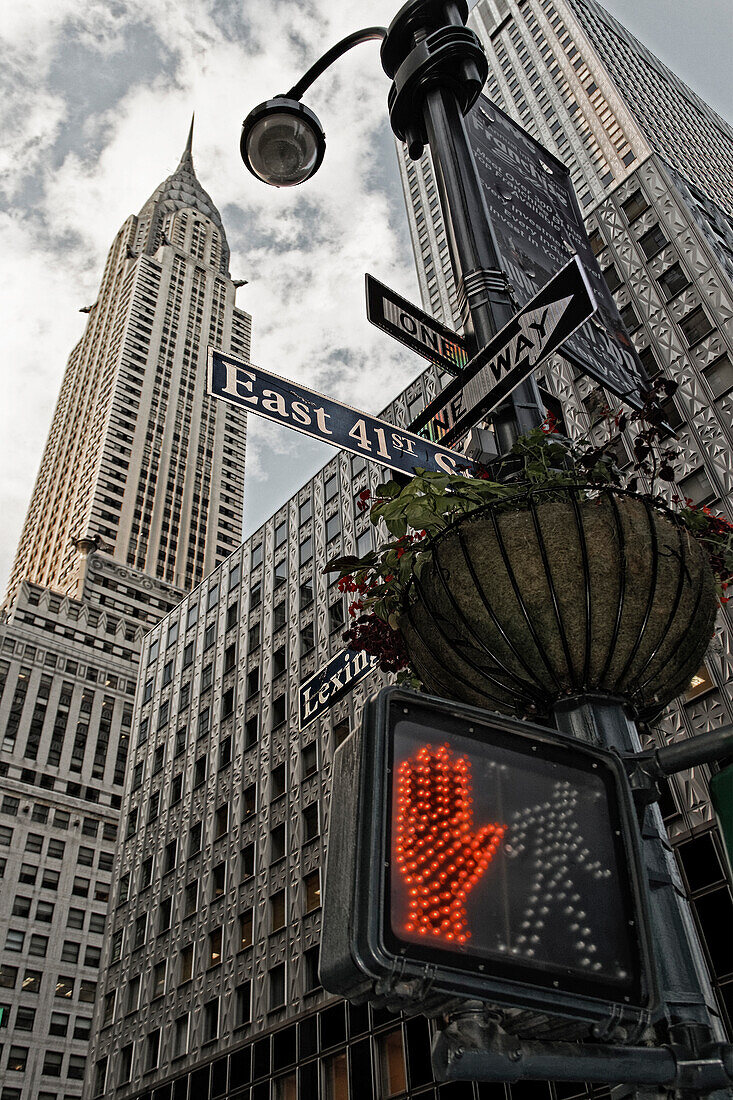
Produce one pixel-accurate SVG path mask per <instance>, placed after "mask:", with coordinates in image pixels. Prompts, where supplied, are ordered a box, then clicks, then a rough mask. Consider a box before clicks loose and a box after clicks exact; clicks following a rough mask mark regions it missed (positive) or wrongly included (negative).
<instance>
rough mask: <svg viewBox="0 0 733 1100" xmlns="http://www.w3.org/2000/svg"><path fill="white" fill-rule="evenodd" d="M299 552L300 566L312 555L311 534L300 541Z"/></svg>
mask: <svg viewBox="0 0 733 1100" xmlns="http://www.w3.org/2000/svg"><path fill="white" fill-rule="evenodd" d="M299 553H300V565H301V566H303V565H305V563H306V562H309V561H310V560H311V558H312V557H313V538H312V537H311V536H309V537H308V538H307V539H304V540H303V542H301V544H300V551H299Z"/></svg>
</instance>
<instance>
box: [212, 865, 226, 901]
mask: <svg viewBox="0 0 733 1100" xmlns="http://www.w3.org/2000/svg"><path fill="white" fill-rule="evenodd" d="M225 889H226V864H225V863H218V864H217V865H216V867H215V868H214V870H213V871H212V873H211V897H212V899H213V900H214V901H216V899H217V898H221V897H223V896H224V891H225Z"/></svg>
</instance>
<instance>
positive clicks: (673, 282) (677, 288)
mask: <svg viewBox="0 0 733 1100" xmlns="http://www.w3.org/2000/svg"><path fill="white" fill-rule="evenodd" d="M657 282H658V283H659V285H660V287H661V288H662V294H663V295H664V298H665V300H666V301H667V302H669V301H671V299H672V298H674V297H676V295H677V294H679V293H680V292H681V291H683V290H684V289H685V287H686V286H689V285H690V280H689V279H688V278H687V276H686V275H685V273H684V271H683V270H682V268H681V267H680V265H679V264H672V266H671V267H668V268H667V270H666V271H665V272H663V273H662V274H661V275H660V276H659V277H658V278H657Z"/></svg>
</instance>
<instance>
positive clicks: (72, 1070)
mask: <svg viewBox="0 0 733 1100" xmlns="http://www.w3.org/2000/svg"><path fill="white" fill-rule="evenodd" d="M78 1037H79V1036H76V1035H75V1038H78ZM86 1064H87V1060H86V1058H84V1057H83V1056H82V1055H81V1054H70V1055H69V1064H68V1066H67V1068H66V1076H67V1077H68V1078H69V1079H70V1080H72V1081H83V1080H84V1070H85V1069H86Z"/></svg>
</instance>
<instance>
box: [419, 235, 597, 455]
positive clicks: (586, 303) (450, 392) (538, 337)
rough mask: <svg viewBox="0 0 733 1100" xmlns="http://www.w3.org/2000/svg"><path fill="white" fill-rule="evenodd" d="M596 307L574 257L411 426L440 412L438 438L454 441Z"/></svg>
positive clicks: (580, 268)
mask: <svg viewBox="0 0 733 1100" xmlns="http://www.w3.org/2000/svg"><path fill="white" fill-rule="evenodd" d="M595 309H596V301H595V298H594V295H593V291H592V290H591V288H590V284H589V282H588V278H587V276H586V273H585V271H584V269H583V265H582V264H581V262H580V260H579V259H578V257H577V256H574V257H573V259H572V260H569V261H568V263H567V264H565V266H564V267H563V268H562V270H561V271H559V272H558V273H557V275H555V276H553V278H552V279H550V281H549V282H548V283H547V285H546V286H544V287H543V288H542V290H540V291H539V293H538V294H535V296H534V297H533V298H531V299H530V300H529V302H527V304H526V305H525V306H524V307H523V308H522V309H521V310H520V311H519V313H516V314H515V315H514V317H512V319H511V320H510V321H509V322H508V324H506V325H504V328H503V329H502V330H501V331H500V332H498V333H497V334H496V336H494V337H493V338H492V339H491V340H490V341H489V343H488V344H487V345H486V347H484V348H482V349H481V351H480V352H478V354H477V355H475V356H474V357H473V359H471V360H470V362H469V363H468V365H467V366H466V368H465V370H464V371H463V373H462V374H461V376H460V378H457V379H455V380H454V381H453V382H450V383H449V384H448V386H447V387H446V388H445V389H444V390H443V391H442V392H441V393H440V394H438V396H437V397H436V398H435V400H434V401H432V402H431V403H430V404H429V405H428V406H427V408H425V409H423V411H422V412H421V413H420V415H419V416H418V417H417V418H416V419H415V420H414V421H413V422H412V424H411V425H410V428H411V429H412V430H413V431H418V430H419V429H420V428H422V427H424V426H425V425H427V424H429V423H430V422H431V421H433V420H434V419H435V417H436V416H439V417H440V419H439V420H438V422H437V423H438V425H439V431H438V438H440V440H441V442H443V443H446V444H451V443H455V442H456V440H457V439H460V437H461V436H462V435H464V434H465V433H466V432H467V431H468V430H469V428H471V427H473V425H474V424H476V423H477V422H478V421H479V420H480V419H482V417H483V416H485V415H486V414H487V413H488V412H490V411H491V410H492V409H494V408H496V406H497V405H498V404H499V403H500V402H501V401H503V400H504V399H505V398H506V397H507V395H508V394H510V393H511V391H512V390H513V389H514V388H515V387H516V386H518V385H519V383H520V382H522V381H523V380H524V379H525V378H526V377H527V375H529V374H531V372H532V371H533V370H534V368H535V367H537V366H539V364H540V363H541V362H542V361H543V360H544V359H546V358H547V356H548V355H551V354H552V353H553V352H554V351H557V349H558V348H559V347H560V346H561V345H562V343H563V341H564V340H567V339H568V337H569V336H571V334H572V333H573V332H575V330H576V329H577V328H578V326H579V325H581V324H583V322H584V321H587V320H588V318H589V317H590V316H592V314H593V313H594V312H595ZM433 431H435V428H434V427H433Z"/></svg>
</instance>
